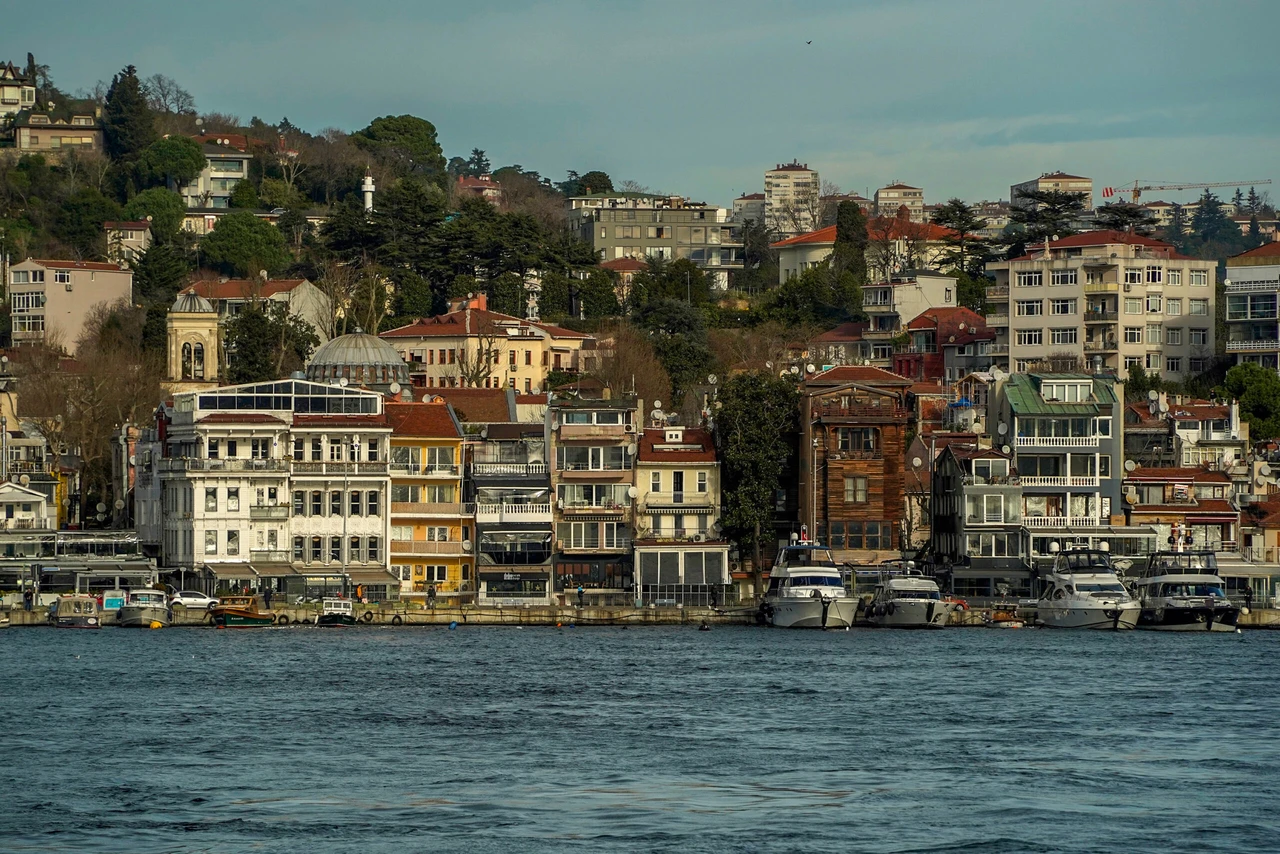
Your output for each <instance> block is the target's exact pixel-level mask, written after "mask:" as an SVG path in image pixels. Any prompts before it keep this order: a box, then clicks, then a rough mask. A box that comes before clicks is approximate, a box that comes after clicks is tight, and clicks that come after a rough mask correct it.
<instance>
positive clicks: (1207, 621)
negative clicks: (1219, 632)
mask: <svg viewBox="0 0 1280 854" xmlns="http://www.w3.org/2000/svg"><path fill="white" fill-rule="evenodd" d="M1205 612H1206V613H1205V618H1204V627H1205V629H1206V630H1208V631H1213V606H1212V605H1210V606H1209V607H1208V608H1206V609H1205Z"/></svg>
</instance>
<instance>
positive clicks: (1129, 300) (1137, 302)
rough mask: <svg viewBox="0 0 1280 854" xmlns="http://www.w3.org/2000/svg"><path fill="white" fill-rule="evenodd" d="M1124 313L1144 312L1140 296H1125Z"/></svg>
mask: <svg viewBox="0 0 1280 854" xmlns="http://www.w3.org/2000/svg"><path fill="white" fill-rule="evenodd" d="M1124 313H1125V314H1142V300H1141V299H1139V298H1138V297H1125V298H1124Z"/></svg>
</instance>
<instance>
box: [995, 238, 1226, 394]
mask: <svg viewBox="0 0 1280 854" xmlns="http://www.w3.org/2000/svg"><path fill="white" fill-rule="evenodd" d="M1214 268H1215V264H1214V262H1213V261H1202V260H1199V259H1196V258H1188V257H1186V256H1185V255H1180V254H1178V252H1177V251H1176V250H1175V249H1174V247H1173V246H1171V245H1170V244H1168V243H1165V242H1163V241H1160V240H1155V239H1152V238H1150V237H1141V236H1139V235H1135V234H1127V233H1124V232H1119V231H1093V232H1087V233H1084V234H1077V235H1073V236H1071V237H1066V238H1063V239H1061V240H1054V241H1050V242H1049V243H1048V245H1047V246H1046V245H1036V246H1029V247H1028V254H1026V255H1023V256H1021V257H1019V258H1014V259H1013V260H1010V261H998V262H993V263H990V264H988V265H987V270H988V271H989V272H991V273H994V275H995V284H994V285H991V286H990V287H989V288H988V289H987V301H988V304H989V305H990V306H991V309H990V310H989V311H988V315H987V324H988V325H989V326H991V327H992V328H994V329H995V330H996V343H995V355H996V356H997V357H999V361H1000V366H1001V367H1003V368H1005V369H1009V370H1012V371H1016V372H1019V373H1022V372H1026V371H1028V370H1033V369H1035V366H1037V365H1042V364H1045V363H1046V362H1048V361H1049V360H1050V359H1051V358H1053V359H1062V358H1064V357H1065V358H1069V359H1074V360H1076V361H1077V362H1078V363H1080V364H1086V365H1088V366H1089V368H1090V369H1091V370H1097V369H1099V368H1102V369H1107V370H1110V371H1113V372H1120V371H1127V370H1128V369H1130V368H1133V367H1135V366H1138V367H1142V368H1143V369H1145V370H1146V372H1147V373H1148V374H1158V375H1160V376H1162V377H1164V378H1166V379H1170V380H1183V379H1186V378H1187V377H1191V376H1195V375H1197V374H1200V373H1202V372H1204V371H1205V370H1207V369H1208V368H1209V366H1210V365H1211V364H1212V360H1213V354H1214V287H1213V285H1214ZM1122 375H1124V374H1122Z"/></svg>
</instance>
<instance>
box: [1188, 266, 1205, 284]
mask: <svg viewBox="0 0 1280 854" xmlns="http://www.w3.org/2000/svg"><path fill="white" fill-rule="evenodd" d="M1189 281H1190V283H1191V287H1193V288H1203V287H1207V286H1208V284H1209V271H1208V270H1192V271H1191V278H1190V280H1189Z"/></svg>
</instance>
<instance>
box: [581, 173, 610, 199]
mask: <svg viewBox="0 0 1280 854" xmlns="http://www.w3.org/2000/svg"><path fill="white" fill-rule="evenodd" d="M578 189H579V193H580V194H581V195H589V194H594V193H612V192H613V179H612V178H610V177H609V176H608V175H607V174H606V173H604V172H600V171H598V170H594V171H591V172H587V173H586V174H585V175H582V176H581V177H579V178H578Z"/></svg>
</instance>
